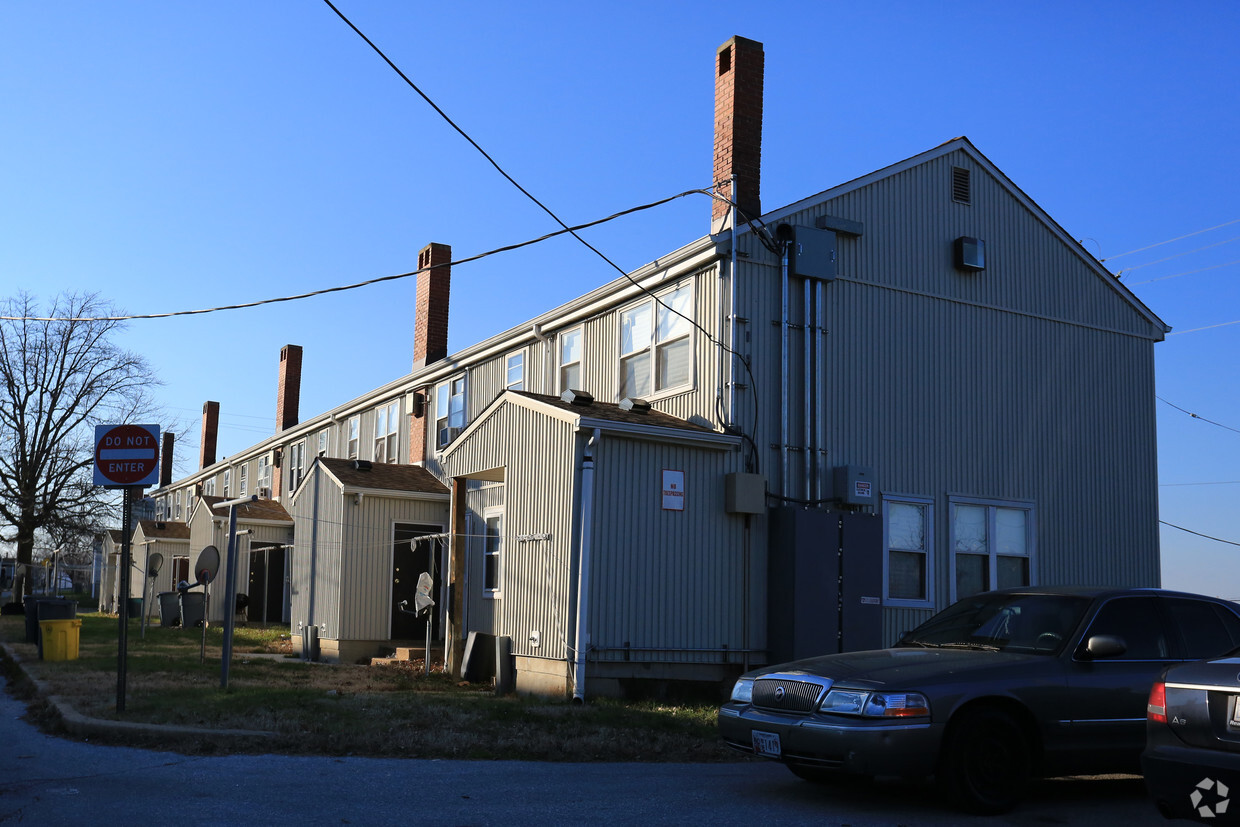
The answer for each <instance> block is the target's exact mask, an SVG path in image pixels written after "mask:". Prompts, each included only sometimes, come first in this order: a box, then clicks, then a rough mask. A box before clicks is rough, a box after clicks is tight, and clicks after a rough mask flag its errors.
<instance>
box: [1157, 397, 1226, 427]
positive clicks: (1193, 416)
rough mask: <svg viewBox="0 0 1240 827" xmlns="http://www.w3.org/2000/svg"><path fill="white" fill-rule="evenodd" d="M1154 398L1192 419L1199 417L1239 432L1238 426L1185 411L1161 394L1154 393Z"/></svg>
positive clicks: (1203, 420)
mask: <svg viewBox="0 0 1240 827" xmlns="http://www.w3.org/2000/svg"><path fill="white" fill-rule="evenodd" d="M1154 398H1155V399H1157V400H1158V401H1159V402H1162V403H1163V404H1164V405H1170V406H1171V407H1173V408H1175V409H1176V410H1177V411H1179V412H1180V413H1184V414H1188V415H1189V416H1191V417H1192V418H1193V419H1200V420H1201V421H1202V422H1209V423H1210V424H1211V425H1217V426H1218V427H1220V428H1226V429H1227V430H1229V431H1234V432H1235V433H1237V434H1240V428H1233V427H1231V426H1230V425H1224V424H1223V423H1221V422H1215V421H1214V420H1213V419H1206V418H1205V417H1204V416H1201V415H1200V414H1195V413H1193V412H1192V411H1186V410H1184V409H1183V408H1181V407H1180V406H1179V405H1176V404H1175V403H1173V402H1168V401H1167V400H1166V399H1163V398H1162V397H1161V396H1157V395H1155V397H1154Z"/></svg>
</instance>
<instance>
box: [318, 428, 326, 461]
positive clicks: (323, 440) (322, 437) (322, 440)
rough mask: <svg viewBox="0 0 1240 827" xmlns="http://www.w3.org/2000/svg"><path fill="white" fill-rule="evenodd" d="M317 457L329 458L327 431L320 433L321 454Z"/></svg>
mask: <svg viewBox="0 0 1240 827" xmlns="http://www.w3.org/2000/svg"><path fill="white" fill-rule="evenodd" d="M316 456H320V457H325V456H327V429H326V428H324V429H323V430H321V431H319V452H318V454H316Z"/></svg>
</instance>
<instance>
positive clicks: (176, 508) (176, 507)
mask: <svg viewBox="0 0 1240 827" xmlns="http://www.w3.org/2000/svg"><path fill="white" fill-rule="evenodd" d="M172 514H173V517H172V519H174V520H180V519H182V517H181V492H180V491H177V492H175V493H174V494H173V495H172Z"/></svg>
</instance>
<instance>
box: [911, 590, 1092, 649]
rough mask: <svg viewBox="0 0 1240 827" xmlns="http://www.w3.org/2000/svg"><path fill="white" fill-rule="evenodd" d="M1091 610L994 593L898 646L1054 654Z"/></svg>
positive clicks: (967, 602)
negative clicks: (1082, 617)
mask: <svg viewBox="0 0 1240 827" xmlns="http://www.w3.org/2000/svg"><path fill="white" fill-rule="evenodd" d="M1088 606H1089V600H1088V599H1087V598H1084V597H1074V596H1072V595H1058V594H1006V593H988V594H979V595H975V596H973V597H966V598H965V599H964V600H961V601H958V602H956V603H954V604H952V605H951V606H949V607H947V608H946V609H944V610H943V611H941V612H939V613H938V614H937V615H935V616H934V617H932V618H930V619H929V620H927V621H926V622H925V623H923V624H922V625H920V626H918V627H917V628H916V629H914V630H913V631H911V632H908V633H907V634H905V635H904V637H902V638H900V641H899V643H898V644H897V645H898V646H922V647H930V648H948V649H987V650H993V651H1003V652H1031V653H1035V654H1044V655H1053V654H1055V653H1056V652H1058V651H1059V650H1060V648H1061V647H1062V646H1063V644H1064V641H1066V640H1067V639H1068V637H1069V636H1070V635H1071V634H1072V630H1073V629H1075V628H1076V626H1077V624H1078V623H1079V622H1080V620H1081V616H1082V615H1083V614H1084V613H1085V610H1086V608H1087V607H1088Z"/></svg>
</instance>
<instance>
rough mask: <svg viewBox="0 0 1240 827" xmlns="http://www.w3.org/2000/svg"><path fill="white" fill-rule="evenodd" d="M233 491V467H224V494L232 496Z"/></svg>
mask: <svg viewBox="0 0 1240 827" xmlns="http://www.w3.org/2000/svg"><path fill="white" fill-rule="evenodd" d="M231 491H232V469H231V468H225V469H224V496H225V497H228V496H231Z"/></svg>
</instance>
